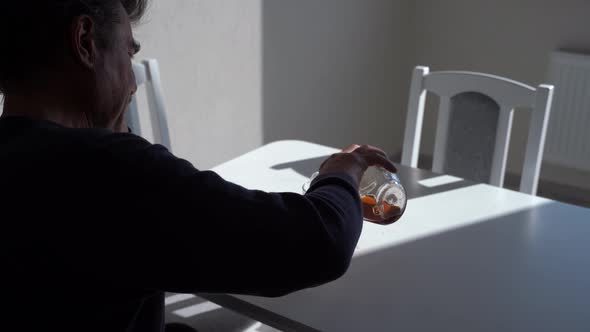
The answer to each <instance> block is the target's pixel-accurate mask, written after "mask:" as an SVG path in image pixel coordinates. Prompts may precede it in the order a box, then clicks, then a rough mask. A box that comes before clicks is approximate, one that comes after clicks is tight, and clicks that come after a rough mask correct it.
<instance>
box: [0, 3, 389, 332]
mask: <svg viewBox="0 0 590 332" xmlns="http://www.w3.org/2000/svg"><path fill="white" fill-rule="evenodd" d="M145 7H146V1H145V0H28V1H27V0H2V2H1V3H0V31H2V38H1V39H0V40H1V43H2V44H1V45H2V49H1V50H0V92H2V94H3V95H4V111H3V115H2V117H1V119H0V190H1V193H0V198H1V203H0V204H1V205H0V206H1V208H2V212H3V214H2V217H1V218H2V225H3V226H4V227H3V228H4V229H3V230H2V238H1V239H0V248H1V253H2V254H1V255H2V256H1V258H2V264H3V266H2V279H3V283H2V285H3V286H4V288H3V289H2V300H3V302H4V304H5V309H4V310H3V311H2V313H1V314H0V315H1V320H0V321H1V322H2V323H1V324H2V327H3V330H6V331H161V330H162V328H163V325H162V324H163V323H162V321H163V319H162V313H163V294H164V292H165V291H171V292H229V293H242V294H256V295H262V296H281V295H284V294H287V293H289V292H293V291H295V290H299V289H302V288H306V287H312V286H316V285H319V284H321V283H325V282H329V281H331V280H334V279H336V278H338V277H340V276H341V275H342V274H343V273H344V272H345V271H346V269H347V268H348V265H349V263H350V259H351V257H352V254H353V251H354V248H355V246H356V243H357V241H358V238H359V234H360V231H361V225H362V217H361V210H360V201H359V197H358V194H357V187H358V183H359V180H360V178H361V176H362V174H363V172H364V170H365V169H366V168H367V167H368V165H374V164H378V165H382V166H384V167H386V168H388V169H390V170H394V167H393V165H392V164H391V163H390V162H389V161H388V160H387V158H386V157H385V154H384V153H383V152H382V151H380V150H378V149H376V148H372V147H368V146H362V147H359V146H353V147H351V148H349V149H347V150H346V151H343V152H342V153H339V154H335V155H333V156H332V157H330V158H328V159H327V160H326V161H325V162H324V164H323V165H322V167H321V169H320V173H321V175H320V176H319V177H318V178H317V179H316V180H315V181H314V183H313V184H312V186H311V189H310V190H309V192H308V193H307V194H306V195H304V196H301V195H296V194H292V193H264V192H259V191H250V190H246V189H244V188H242V187H239V186H237V185H234V184H232V183H228V182H226V181H224V180H223V179H222V178H220V177H219V176H218V175H216V174H215V173H213V172H210V171H199V170H197V169H195V168H194V167H193V166H192V165H191V164H190V163H188V162H186V161H184V160H181V159H178V158H176V157H175V156H173V155H172V154H170V153H169V152H168V151H167V150H166V149H165V148H163V147H162V146H158V145H151V144H150V143H148V142H146V141H145V140H143V139H141V138H139V137H137V136H134V135H132V134H129V133H126V129H125V128H126V125H125V122H124V112H125V110H126V108H127V105H128V103H129V101H130V99H131V96H132V95H133V94H134V93H135V91H136V85H135V80H134V76H133V72H132V69H131V59H132V57H133V55H134V54H135V53H136V52H137V51H138V49H139V46H138V44H137V42H135V40H134V39H133V35H132V31H131V23H132V22H136V21H137V20H139V19H140V18H141V16H142V14H143V11H144V10H145Z"/></svg>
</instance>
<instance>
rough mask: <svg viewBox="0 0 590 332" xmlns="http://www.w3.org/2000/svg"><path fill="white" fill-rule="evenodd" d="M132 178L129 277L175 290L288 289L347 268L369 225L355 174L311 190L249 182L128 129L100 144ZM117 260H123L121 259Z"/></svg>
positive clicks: (124, 239) (323, 179)
mask: <svg viewBox="0 0 590 332" xmlns="http://www.w3.org/2000/svg"><path fill="white" fill-rule="evenodd" d="M100 148H101V150H102V151H107V152H108V155H109V158H110V160H111V163H112V164H113V165H116V166H115V167H114V169H116V170H117V171H114V173H116V174H117V176H116V178H118V179H117V180H114V181H123V182H125V183H126V188H127V190H126V195H125V197H126V198H125V202H124V204H121V207H124V209H125V211H126V212H125V213H121V214H120V217H122V218H125V219H127V220H128V221H127V222H126V225H127V226H126V227H124V229H125V230H124V231H122V232H120V233H119V234H120V235H119V236H120V240H119V241H117V240H116V239H115V240H113V243H115V244H116V243H119V245H114V246H115V247H116V248H117V250H112V252H113V256H116V257H114V258H113V260H112V261H113V262H119V263H118V269H120V271H121V275H124V276H125V279H126V280H127V281H128V282H130V283H134V284H139V285H142V286H143V287H147V288H153V289H158V290H164V291H173V292H210V293H217V292H223V293H238V294H252V295H262V296H280V295H284V294H287V293H290V292H293V291H296V290H299V289H303V288H307V287H312V286H316V285H319V284H322V283H326V282H329V281H332V280H335V279H337V278H339V277H340V276H342V275H343V274H344V273H345V271H346V270H347V268H348V266H349V264H350V261H351V258H352V255H353V252H354V249H355V247H356V243H357V242H358V239H359V236H360V232H361V228H362V215H361V207H360V199H359V196H358V193H357V190H356V188H355V186H354V184H353V182H352V179H351V178H350V177H349V176H348V175H346V174H344V173H342V174H325V175H322V176H320V177H318V178H316V179H315V180H314V182H313V183H312V185H311V187H310V189H309V190H308V192H307V193H306V194H305V195H299V194H294V193H267V192H262V191H257V190H248V189H245V188H243V187H241V186H239V185H236V184H233V183H230V182H228V181H225V180H224V179H223V178H222V177H220V176H219V175H218V174H216V173H214V172H212V171H200V170H197V169H196V168H195V167H193V166H192V165H191V164H190V163H189V162H187V161H184V160H182V159H179V158H176V157H175V156H173V155H172V154H171V153H170V152H168V151H167V150H166V149H165V148H164V147H162V146H159V145H151V144H149V143H148V142H146V141H144V140H143V139H141V138H138V137H136V136H134V135H130V134H118V135H110V136H108V138H106V139H105V140H104V141H103V142H101V147H100ZM114 264H116V263H114Z"/></svg>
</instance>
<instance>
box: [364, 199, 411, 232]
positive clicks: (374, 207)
mask: <svg viewBox="0 0 590 332" xmlns="http://www.w3.org/2000/svg"><path fill="white" fill-rule="evenodd" d="M361 203H362V205H363V218H364V219H365V220H367V221H370V222H373V223H376V224H380V225H389V224H393V223H394V222H396V221H398V220H399V219H400V218H401V216H402V214H403V213H402V212H403V211H402V209H401V208H400V207H399V206H397V205H393V204H389V203H388V202H387V201H383V202H381V206H379V204H377V199H376V198H375V196H373V195H363V196H361Z"/></svg>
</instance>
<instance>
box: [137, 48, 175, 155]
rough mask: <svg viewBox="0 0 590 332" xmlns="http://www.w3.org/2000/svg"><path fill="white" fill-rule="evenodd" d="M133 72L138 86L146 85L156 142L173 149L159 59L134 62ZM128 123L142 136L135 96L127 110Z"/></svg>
mask: <svg viewBox="0 0 590 332" xmlns="http://www.w3.org/2000/svg"><path fill="white" fill-rule="evenodd" d="M133 73H134V74H135V81H136V83H137V86H138V87H140V86H142V85H145V91H146V97H147V104H148V112H149V115H150V121H151V125H152V131H153V135H154V143H157V144H161V145H163V146H165V147H166V148H168V150H171V144H170V132H169V129H168V120H167V118H166V109H165V106H164V98H163V95H162V83H161V81H160V69H159V66H158V61H157V60H154V59H150V60H144V61H141V62H137V63H133ZM127 124H128V125H129V127H130V128H131V131H132V132H133V133H134V134H136V135H139V136H142V130H141V124H140V111H139V109H138V103H137V97H136V96H133V99H132V100H131V103H130V104H129V109H128V111H127Z"/></svg>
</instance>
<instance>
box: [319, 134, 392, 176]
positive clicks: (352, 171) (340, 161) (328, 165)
mask: <svg viewBox="0 0 590 332" xmlns="http://www.w3.org/2000/svg"><path fill="white" fill-rule="evenodd" d="M369 166H381V167H383V168H385V169H386V170H388V171H390V172H393V173H395V172H397V169H396V168H395V166H394V165H393V163H392V162H391V161H390V160H389V159H388V158H387V155H386V154H385V152H383V150H381V149H379V148H376V147H374V146H370V145H356V144H354V145H351V146H349V147H347V148H346V149H344V150H342V152H341V153H336V154H333V155H332V156H331V157H330V158H328V159H326V160H325V161H324V163H323V164H322V166H320V175H321V174H326V173H332V172H344V173H347V174H349V175H350V176H351V177H352V178H353V179H354V180H355V182H356V184H357V186H358V184H359V183H360V182H361V178H362V177H363V174H365V171H366V170H367V168H368V167H369Z"/></svg>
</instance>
